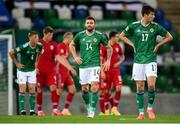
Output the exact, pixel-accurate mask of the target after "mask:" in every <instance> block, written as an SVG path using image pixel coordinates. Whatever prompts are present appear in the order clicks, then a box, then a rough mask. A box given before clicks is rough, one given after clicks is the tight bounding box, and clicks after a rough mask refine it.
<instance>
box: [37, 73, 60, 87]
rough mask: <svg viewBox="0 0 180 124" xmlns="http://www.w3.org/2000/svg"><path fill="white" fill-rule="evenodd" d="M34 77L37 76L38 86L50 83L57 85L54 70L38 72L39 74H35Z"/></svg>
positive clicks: (49, 84)
mask: <svg viewBox="0 0 180 124" xmlns="http://www.w3.org/2000/svg"><path fill="white" fill-rule="evenodd" d="M36 77H37V86H38V87H39V88H43V87H45V86H51V85H56V86H57V80H56V73H55V72H39V74H37V75H36Z"/></svg>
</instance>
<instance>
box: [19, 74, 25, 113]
mask: <svg viewBox="0 0 180 124" xmlns="http://www.w3.org/2000/svg"><path fill="white" fill-rule="evenodd" d="M17 78H18V84H19V96H18V99H19V105H20V113H21V115H26V109H25V92H26V74H25V72H21V71H18V72H17Z"/></svg>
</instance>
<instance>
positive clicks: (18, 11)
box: [12, 8, 25, 19]
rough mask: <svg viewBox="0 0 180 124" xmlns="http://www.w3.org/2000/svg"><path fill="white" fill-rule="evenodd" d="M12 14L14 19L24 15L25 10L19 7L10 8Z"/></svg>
mask: <svg viewBox="0 0 180 124" xmlns="http://www.w3.org/2000/svg"><path fill="white" fill-rule="evenodd" d="M12 16H13V18H14V19H18V18H21V17H24V16H25V11H24V9H21V8H14V9H13V10H12Z"/></svg>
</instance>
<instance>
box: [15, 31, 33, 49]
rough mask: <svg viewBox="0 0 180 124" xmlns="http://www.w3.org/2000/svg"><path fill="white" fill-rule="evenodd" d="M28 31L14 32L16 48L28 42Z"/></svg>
mask: <svg viewBox="0 0 180 124" xmlns="http://www.w3.org/2000/svg"><path fill="white" fill-rule="evenodd" d="M29 32H30V30H19V29H16V30H15V39H16V46H19V45H22V44H24V43H26V42H27V41H28V33H29Z"/></svg>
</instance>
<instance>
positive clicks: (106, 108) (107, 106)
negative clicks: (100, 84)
mask: <svg viewBox="0 0 180 124" xmlns="http://www.w3.org/2000/svg"><path fill="white" fill-rule="evenodd" d="M104 105H105V110H109V93H105V94H104Z"/></svg>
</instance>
